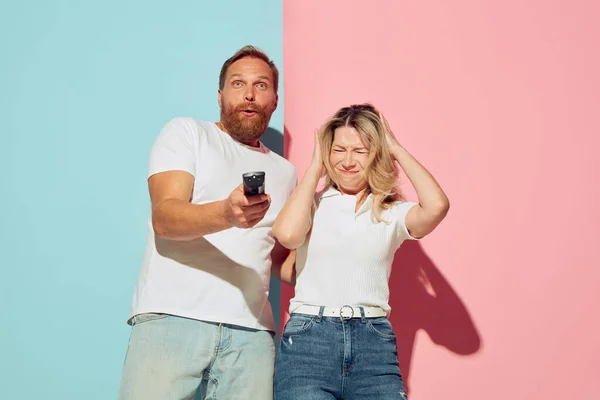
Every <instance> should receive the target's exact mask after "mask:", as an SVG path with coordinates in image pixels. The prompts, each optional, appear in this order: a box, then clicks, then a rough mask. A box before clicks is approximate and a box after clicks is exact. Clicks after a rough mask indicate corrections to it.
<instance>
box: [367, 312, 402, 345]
mask: <svg viewBox="0 0 600 400" xmlns="http://www.w3.org/2000/svg"><path fill="white" fill-rule="evenodd" d="M367 327H368V328H369V330H370V331H371V332H373V333H374V334H376V335H377V336H379V337H380V338H383V339H388V340H395V339H396V334H395V333H394V329H393V328H392V324H391V323H390V321H389V320H388V319H387V318H386V317H379V318H367Z"/></svg>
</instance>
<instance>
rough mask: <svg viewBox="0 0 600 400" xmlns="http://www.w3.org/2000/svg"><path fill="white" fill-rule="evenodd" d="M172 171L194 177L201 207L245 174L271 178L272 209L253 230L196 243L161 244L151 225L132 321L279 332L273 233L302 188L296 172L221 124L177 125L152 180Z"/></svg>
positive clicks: (168, 130)
mask: <svg viewBox="0 0 600 400" xmlns="http://www.w3.org/2000/svg"><path fill="white" fill-rule="evenodd" d="M171 170H181V171H186V172H189V173H190V174H192V175H193V176H194V188H193V193H192V199H191V202H192V203H194V204H204V203H210V202H214V201H218V200H223V199H225V198H227V197H228V196H229V194H230V193H231V192H232V191H233V190H234V189H235V188H236V187H237V186H239V185H240V184H241V183H242V174H243V173H246V172H252V171H264V172H265V193H268V194H270V195H271V206H270V208H269V210H268V211H267V213H266V215H265V217H264V218H263V220H262V221H260V222H259V223H258V224H257V225H256V226H254V227H253V228H250V229H240V228H230V229H226V230H224V231H220V232H217V233H213V234H210V235H206V236H204V237H201V238H199V239H196V240H191V241H174V240H167V239H162V238H159V237H157V236H155V234H154V231H153V228H152V218H149V221H148V224H149V226H148V228H149V229H148V234H147V241H146V250H145V253H144V258H143V261H142V266H141V269H140V272H139V275H138V278H137V282H136V286H135V290H134V296H133V303H132V306H131V311H130V314H129V320H130V319H131V318H132V317H133V316H135V315H137V314H141V313H147V312H152V313H166V314H172V315H176V316H181V317H185V318H191V319H196V320H202V321H210V322H220V323H227V324H233V325H238V326H242V327H248V328H253V329H261V330H271V331H274V330H275V324H274V321H273V314H272V311H271V305H270V304H269V301H268V295H269V282H270V272H271V258H270V253H271V250H272V249H273V246H274V244H275V238H274V237H273V235H272V231H271V227H272V226H273V223H274V221H275V217H276V216H277V213H278V212H279V211H280V210H281V208H282V207H283V205H284V204H285V201H286V200H287V198H288V197H289V195H290V194H291V192H292V191H293V189H294V187H295V185H296V170H295V168H294V166H293V165H292V164H291V163H290V162H289V161H287V160H285V159H284V158H283V157H281V156H279V155H278V154H276V153H274V152H272V151H270V150H269V149H267V148H266V147H265V146H264V145H263V144H262V143H261V144H260V147H259V148H254V147H251V146H246V145H244V144H242V143H240V142H238V141H236V140H234V139H233V138H232V137H231V136H229V135H228V134H226V133H225V132H223V131H221V130H220V129H219V128H218V127H217V125H216V124H215V123H213V122H206V121H196V120H193V119H191V118H175V119H173V120H171V121H170V122H169V123H168V124H167V125H165V127H164V128H163V129H162V131H161V132H160V134H159V136H158V138H157V139H156V141H155V143H154V145H153V147H152V150H151V152H150V160H149V170H148V176H149V177H150V176H152V175H154V174H157V173H160V172H164V171H171Z"/></svg>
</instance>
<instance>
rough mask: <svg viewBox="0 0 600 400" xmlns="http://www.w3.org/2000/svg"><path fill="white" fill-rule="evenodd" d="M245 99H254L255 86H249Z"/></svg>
mask: <svg viewBox="0 0 600 400" xmlns="http://www.w3.org/2000/svg"><path fill="white" fill-rule="evenodd" d="M244 99H245V100H246V101H254V88H253V87H252V86H249V87H248V88H247V89H246V93H244Z"/></svg>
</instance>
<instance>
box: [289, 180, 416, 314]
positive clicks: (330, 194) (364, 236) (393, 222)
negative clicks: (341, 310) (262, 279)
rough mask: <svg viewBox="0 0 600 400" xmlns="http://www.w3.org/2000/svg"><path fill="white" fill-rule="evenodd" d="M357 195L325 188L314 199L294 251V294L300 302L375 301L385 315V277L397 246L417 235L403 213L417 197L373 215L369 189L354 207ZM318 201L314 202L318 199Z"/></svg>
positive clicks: (358, 303)
mask: <svg viewBox="0 0 600 400" xmlns="http://www.w3.org/2000/svg"><path fill="white" fill-rule="evenodd" d="M356 200H357V199H356V196H352V195H346V194H342V193H341V192H339V191H338V190H336V189H334V188H329V189H328V190H327V191H325V193H323V194H322V195H321V197H320V199H319V201H318V202H316V203H315V211H314V216H313V223H312V228H311V231H310V233H309V236H308V237H307V239H306V241H305V242H304V244H303V245H302V246H300V247H299V248H298V249H297V251H296V287H295V296H294V298H293V299H292V300H291V301H290V308H289V311H290V313H292V312H294V310H295V309H297V308H298V307H299V306H301V305H314V306H326V307H343V306H345V305H348V306H368V307H380V308H382V309H383V310H384V311H386V313H387V314H388V315H389V313H390V311H391V309H390V305H389V296H390V291H389V286H388V282H389V278H390V273H391V272H392V263H393V261H394V255H395V253H396V250H397V249H398V248H399V247H400V245H401V244H402V242H404V241H405V240H416V239H415V238H414V237H412V236H411V235H410V233H409V232H408V229H407V228H406V214H407V213H408V211H409V210H410V209H411V208H412V207H413V206H415V205H416V204H417V203H414V202H401V201H398V202H396V203H394V204H393V206H392V207H391V208H389V209H387V210H382V212H381V217H382V218H383V219H384V220H385V222H380V223H375V222H373V219H372V205H373V195H369V196H368V197H367V199H366V200H365V202H364V203H363V204H362V206H361V207H360V208H359V209H358V211H355V209H356ZM317 203H318V205H317Z"/></svg>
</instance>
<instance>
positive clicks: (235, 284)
mask: <svg viewBox="0 0 600 400" xmlns="http://www.w3.org/2000/svg"><path fill="white" fill-rule="evenodd" d="M277 88H278V71H277V67H276V66H275V65H274V63H273V62H272V61H270V60H269V58H268V57H267V55H265V54H264V53H263V52H261V51H260V50H258V49H256V48H255V47H252V46H246V47H244V48H242V49H240V50H239V51H238V52H237V53H236V54H234V55H233V56H232V57H231V58H229V59H228V60H227V61H226V62H225V63H224V64H223V67H222V69H221V74H220V77H219V91H218V100H219V107H220V108H221V118H220V121H219V122H217V123H213V122H207V121H195V120H193V119H190V118H176V119H173V120H171V121H170V122H169V123H168V124H167V125H166V126H165V127H164V128H163V129H162V131H161V132H160V135H159V136H158V138H157V140H156V142H155V144H154V146H153V147H152V150H151V153H150V160H149V172H148V176H149V178H148V187H149V191H150V199H151V202H152V218H151V221H149V230H148V236H147V244H146V251H145V255H144V258H143V262H142V267H141V270H140V273H139V276H138V280H137V283H136V287H135V292H134V296H133V304H132V308H131V313H130V316H129V320H128V323H129V324H130V325H132V331H131V337H130V341H129V346H128V350H127V355H126V358H125V365H124V369H123V375H122V378H121V387H120V391H119V398H120V399H135V400H137V399H140V400H141V399H144V400H148V399H160V400H164V399H192V398H194V395H195V393H196V391H197V390H198V389H200V391H201V393H202V398H203V399H217V398H218V399H257V400H260V399H271V398H272V396H273V394H272V390H273V368H274V358H275V346H274V343H273V332H274V331H275V324H274V321H273V315H272V311H271V306H270V304H269V302H268V293H269V278H270V271H271V266H272V264H273V268H274V269H275V271H274V273H275V274H276V273H277V271H278V269H277V268H278V266H280V265H281V263H282V262H283V260H284V259H285V258H286V256H287V253H286V252H285V250H283V247H282V246H280V245H278V244H277V243H276V242H275V239H274V237H273V235H272V233H271V227H272V225H273V222H274V220H275V217H276V215H277V213H278V212H279V210H280V209H281V208H282V207H283V205H284V203H285V201H286V199H287V198H288V196H289V195H290V193H291V192H292V190H293V188H294V186H295V183H296V171H295V168H294V167H293V166H292V164H290V163H289V162H288V161H286V160H285V159H283V158H282V157H280V156H279V155H277V154H275V153H273V152H271V151H270V150H269V149H267V148H266V147H265V146H264V145H263V144H262V143H261V142H260V141H259V139H260V137H261V136H262V134H263V133H264V132H265V130H266V129H267V127H268V124H269V120H270V118H271V114H272V113H273V111H275V109H276V108H277V101H278V96H277ZM253 171H264V172H265V194H260V195H255V196H246V195H244V191H243V187H242V184H241V183H242V174H243V173H246V172H253Z"/></svg>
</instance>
